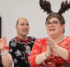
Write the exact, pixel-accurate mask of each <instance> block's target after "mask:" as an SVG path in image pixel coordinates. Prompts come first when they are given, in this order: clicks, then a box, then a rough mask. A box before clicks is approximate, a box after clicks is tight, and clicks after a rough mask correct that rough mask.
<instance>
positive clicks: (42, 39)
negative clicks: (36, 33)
mask: <svg viewBox="0 0 70 67" xmlns="http://www.w3.org/2000/svg"><path fill="white" fill-rule="evenodd" d="M46 41H47V37H46V38H39V39H37V40H36V42H39V43H43V44H44V43H45V42H46Z"/></svg>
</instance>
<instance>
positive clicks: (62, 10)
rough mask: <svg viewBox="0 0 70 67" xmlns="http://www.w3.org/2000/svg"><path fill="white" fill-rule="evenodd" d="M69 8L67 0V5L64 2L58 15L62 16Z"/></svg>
mask: <svg viewBox="0 0 70 67" xmlns="http://www.w3.org/2000/svg"><path fill="white" fill-rule="evenodd" d="M69 8H70V3H69V4H68V1H67V0H66V1H65V3H64V2H62V3H61V8H60V10H59V11H58V13H59V14H62V13H63V12H64V11H66V10H67V9H69Z"/></svg>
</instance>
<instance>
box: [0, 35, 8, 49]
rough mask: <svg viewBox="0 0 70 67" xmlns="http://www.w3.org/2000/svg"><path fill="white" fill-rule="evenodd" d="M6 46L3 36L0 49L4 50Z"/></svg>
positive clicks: (0, 40)
mask: <svg viewBox="0 0 70 67" xmlns="http://www.w3.org/2000/svg"><path fill="white" fill-rule="evenodd" d="M6 44H7V43H6V37H5V36H4V37H3V39H0V49H1V50H3V49H5V46H6Z"/></svg>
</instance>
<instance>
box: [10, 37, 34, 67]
mask: <svg viewBox="0 0 70 67" xmlns="http://www.w3.org/2000/svg"><path fill="white" fill-rule="evenodd" d="M34 42H35V38H34V37H28V39H27V40H22V39H20V38H18V37H15V38H13V39H12V40H11V41H10V42H9V49H10V54H11V55H12V58H13V61H14V67H30V65H29V63H28V57H29V56H30V54H31V50H32V47H33V44H34Z"/></svg>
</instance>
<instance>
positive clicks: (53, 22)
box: [46, 17, 65, 36]
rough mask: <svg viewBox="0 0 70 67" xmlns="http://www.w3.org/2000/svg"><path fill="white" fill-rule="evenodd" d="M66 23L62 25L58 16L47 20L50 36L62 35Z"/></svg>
mask: <svg viewBox="0 0 70 67" xmlns="http://www.w3.org/2000/svg"><path fill="white" fill-rule="evenodd" d="M64 28H65V24H63V25H61V24H60V21H59V19H58V18H56V17H52V18H50V19H48V20H47V22H46V30H47V33H48V35H49V36H54V35H60V34H61V33H63V29H64Z"/></svg>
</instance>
